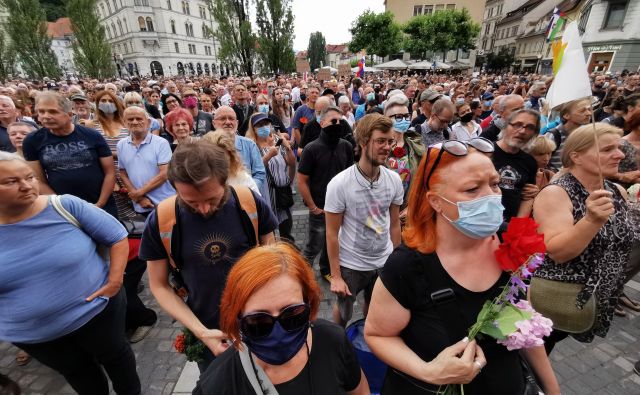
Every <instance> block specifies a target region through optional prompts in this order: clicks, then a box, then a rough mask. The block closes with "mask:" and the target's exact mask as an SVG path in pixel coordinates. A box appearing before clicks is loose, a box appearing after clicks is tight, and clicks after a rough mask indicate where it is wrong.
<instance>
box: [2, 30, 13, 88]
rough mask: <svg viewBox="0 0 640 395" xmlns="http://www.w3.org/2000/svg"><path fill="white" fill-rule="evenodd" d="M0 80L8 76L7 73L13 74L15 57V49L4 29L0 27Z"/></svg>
mask: <svg viewBox="0 0 640 395" xmlns="http://www.w3.org/2000/svg"><path fill="white" fill-rule="evenodd" d="M0 54H2V57H0V81H4V80H6V79H7V78H9V75H10V74H11V75H15V73H16V70H15V63H14V61H15V59H16V51H15V50H14V48H13V44H12V43H11V42H9V40H8V38H7V36H6V35H5V33H4V31H3V30H2V29H0Z"/></svg>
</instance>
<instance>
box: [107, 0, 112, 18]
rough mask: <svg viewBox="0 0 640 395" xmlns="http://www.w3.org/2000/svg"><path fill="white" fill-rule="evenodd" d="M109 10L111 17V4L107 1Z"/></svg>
mask: <svg viewBox="0 0 640 395" xmlns="http://www.w3.org/2000/svg"><path fill="white" fill-rule="evenodd" d="M107 10H109V15H111V4H109V2H108V1H107Z"/></svg>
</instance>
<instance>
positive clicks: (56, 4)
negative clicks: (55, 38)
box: [40, 0, 65, 22]
mask: <svg viewBox="0 0 640 395" xmlns="http://www.w3.org/2000/svg"><path fill="white" fill-rule="evenodd" d="M64 3H65V2H64V0H41V1H40V4H41V5H42V9H44V12H45V14H46V15H47V21H48V22H55V21H56V20H58V18H62V17H63V16H65V9H64Z"/></svg>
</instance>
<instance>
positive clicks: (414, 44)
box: [402, 8, 480, 60]
mask: <svg viewBox="0 0 640 395" xmlns="http://www.w3.org/2000/svg"><path fill="white" fill-rule="evenodd" d="M402 31H403V32H404V33H406V34H407V37H406V39H405V42H404V49H405V50H406V51H409V52H411V53H417V54H421V55H423V56H424V54H426V53H427V52H442V53H445V54H446V52H447V51H449V50H452V49H462V50H469V49H473V48H475V45H474V43H475V39H476V38H477V37H478V34H479V33H480V25H478V24H477V23H475V22H473V20H472V19H471V16H470V15H469V11H467V9H466V8H463V9H462V10H444V11H438V12H435V13H433V14H431V15H419V16H415V17H413V18H411V19H410V20H409V22H407V23H406V24H405V25H404V26H403V28H402ZM443 60H444V59H443Z"/></svg>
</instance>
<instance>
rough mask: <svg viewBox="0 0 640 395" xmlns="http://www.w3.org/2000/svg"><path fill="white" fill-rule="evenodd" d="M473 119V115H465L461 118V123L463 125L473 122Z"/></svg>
mask: <svg viewBox="0 0 640 395" xmlns="http://www.w3.org/2000/svg"><path fill="white" fill-rule="evenodd" d="M472 119H473V113H471V112H470V113H468V114H464V115H463V116H461V117H460V121H461V122H462V123H469V122H471V120H472Z"/></svg>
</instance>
